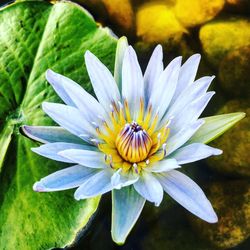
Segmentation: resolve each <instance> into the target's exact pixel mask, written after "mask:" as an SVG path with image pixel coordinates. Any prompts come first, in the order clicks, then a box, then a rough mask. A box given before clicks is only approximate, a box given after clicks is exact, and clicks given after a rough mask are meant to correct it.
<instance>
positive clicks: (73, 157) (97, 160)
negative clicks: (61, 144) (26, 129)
mask: <svg viewBox="0 0 250 250" xmlns="http://www.w3.org/2000/svg"><path fill="white" fill-rule="evenodd" d="M58 155H60V156H62V157H64V158H66V159H69V160H70V161H71V162H74V163H78V164H80V165H83V166H85V167H89V168H106V167H107V164H106V163H105V160H104V154H103V153H101V152H95V151H90V150H84V149H83V150H82V149H68V150H64V151H61V152H59V153H58Z"/></svg>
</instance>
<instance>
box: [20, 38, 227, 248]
mask: <svg viewBox="0 0 250 250" xmlns="http://www.w3.org/2000/svg"><path fill="white" fill-rule="evenodd" d="M162 59H163V52H162V47H161V46H160V45H158V46H157V47H156V48H155V50H154V51H153V54H152V56H151V58H150V60H149V63H148V66H147V68H146V71H145V73H144V74H142V71H141V68H140V66H139V63H138V60H137V56H136V53H135V51H134V49H133V48H132V47H131V46H128V44H127V40H126V38H121V39H120V40H119V41H118V46H117V52H116V61H115V70H114V76H113V75H112V74H111V72H110V71H109V70H108V69H107V68H106V67H105V66H104V65H103V64H102V63H101V62H100V61H99V60H98V59H97V58H96V57H95V56H94V55H93V54H92V53H91V52H90V51H87V52H86V53H85V63H86V67H87V71H88V74H89V77H90V80H91V83H92V86H93V89H94V92H95V95H96V98H95V97H93V96H92V95H90V94H89V93H87V92H86V91H85V90H84V89H83V88H82V87H81V86H80V85H78V84H77V83H75V82H74V81H72V80H70V79H68V78H67V77H65V76H63V75H60V74H58V73H55V72H53V71H52V70H48V71H47V72H46V78H47V80H48V82H49V83H50V84H51V86H52V87H53V88H54V90H55V91H56V93H57V94H58V95H59V97H60V98H61V99H62V101H63V102H64V103H65V104H61V103H49V102H44V103H43V104H42V108H43V110H44V112H46V113H47V114H48V115H49V116H50V117H51V118H52V119H53V120H54V121H55V122H56V123H57V124H59V126H23V128H22V129H23V131H24V133H25V134H26V135H27V136H29V137H30V138H32V139H35V140H37V141H39V142H42V143H43V145H41V146H40V147H37V148H33V149H32V150H33V151H34V152H35V153H37V154H39V155H42V156H44V157H47V158H50V159H52V160H55V161H61V162H66V163H69V164H71V166H70V167H68V168H65V169H62V170H59V171H57V172H55V173H52V174H50V175H49V176H47V177H44V178H42V179H41V180H40V181H38V182H36V183H35V184H34V187H33V189H34V190H35V191H38V192H53V191H60V190H66V189H72V188H77V189H76V191H75V193H74V197H75V199H76V200H81V199H87V198H91V197H95V196H97V195H102V194H104V193H107V192H109V191H112V210H113V211H112V237H113V240H114V241H115V242H117V243H121V244H122V243H124V241H125V239H126V237H127V235H128V233H129V232H130V230H131V229H132V227H133V225H134V224H135V222H136V221H137V219H138V217H139V215H140V213H141V211H142V209H143V206H144V203H145V201H146V200H147V201H149V202H152V203H154V204H155V205H156V206H159V205H160V203H161V201H162V199H163V194H164V192H166V193H167V194H168V195H169V196H171V197H172V198H173V199H175V200H176V201H177V202H178V203H180V204H181V205H182V206H183V207H184V208H186V209H187V210H189V211H190V212H191V213H193V214H194V215H196V216H198V217H199V218H201V219H203V220H205V221H207V222H209V223H215V222H217V220H218V219H217V216H216V214H215V212H214V210H213V208H212V206H211V204H210V202H209V200H208V199H207V198H206V196H205V194H204V193H203V191H202V190H201V188H200V187H199V186H198V185H197V184H196V183H195V182H194V181H192V180H191V179H190V178H189V177H188V176H186V175H185V174H183V173H181V172H180V171H179V170H177V169H180V168H181V165H184V164H186V163H190V162H195V161H198V160H201V159H204V158H207V157H209V156H212V155H219V154H221V153H222V151H221V150H220V149H216V148H213V147H210V146H208V145H205V144H204V143H202V142H192V137H193V136H194V134H195V133H196V132H197V131H198V130H199V129H200V127H201V126H202V125H203V123H204V120H203V119H200V118H199V116H200V115H201V113H202V112H203V110H204V109H205V107H206V106H207V104H208V102H209V100H210V99H211V97H212V96H213V95H214V92H212V91H209V92H207V90H208V87H209V85H210V83H211V81H212V80H213V78H214V77H213V76H211V77H210V76H206V77H202V78H200V79H198V80H195V76H196V72H197V69H198V65H199V61H200V55H199V54H195V55H193V56H191V57H190V58H189V59H188V60H187V61H186V62H185V63H184V64H183V65H182V63H181V57H177V58H175V59H174V60H172V61H171V62H170V63H169V64H168V65H167V67H166V68H165V69H164V67H163V62H162Z"/></svg>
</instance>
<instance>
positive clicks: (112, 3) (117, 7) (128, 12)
mask: <svg viewBox="0 0 250 250" xmlns="http://www.w3.org/2000/svg"><path fill="white" fill-rule="evenodd" d="M102 2H103V4H104V6H105V8H106V9H107V12H108V15H109V19H110V20H111V22H113V23H114V24H115V25H117V26H119V27H122V28H123V29H125V30H129V29H132V27H133V22H134V11H133V8H132V6H131V2H130V0H122V1H121V0H102Z"/></svg>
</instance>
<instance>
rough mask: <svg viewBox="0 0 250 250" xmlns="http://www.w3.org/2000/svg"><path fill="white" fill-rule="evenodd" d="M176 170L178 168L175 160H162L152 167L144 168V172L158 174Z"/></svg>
mask: <svg viewBox="0 0 250 250" xmlns="http://www.w3.org/2000/svg"><path fill="white" fill-rule="evenodd" d="M173 158H174V157H173ZM176 168H180V166H179V165H178V163H177V161H176V159H163V160H161V161H158V162H156V163H154V164H153V166H151V167H147V168H145V171H149V172H154V173H160V172H167V171H170V170H173V169H176Z"/></svg>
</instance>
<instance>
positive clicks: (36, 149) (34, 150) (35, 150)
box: [30, 147, 39, 153]
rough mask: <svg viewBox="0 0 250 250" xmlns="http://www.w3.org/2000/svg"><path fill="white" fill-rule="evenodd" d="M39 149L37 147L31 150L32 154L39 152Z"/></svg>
mask: <svg viewBox="0 0 250 250" xmlns="http://www.w3.org/2000/svg"><path fill="white" fill-rule="evenodd" d="M38 149H39V147H36V148H30V150H31V151H32V152H34V153H37V152H38V151H39V150H38Z"/></svg>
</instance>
